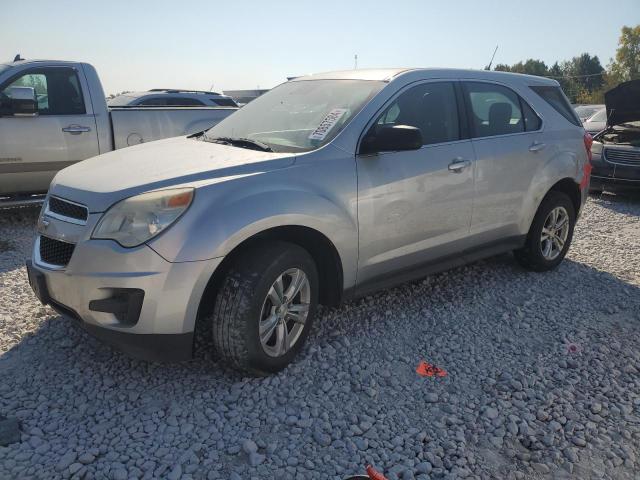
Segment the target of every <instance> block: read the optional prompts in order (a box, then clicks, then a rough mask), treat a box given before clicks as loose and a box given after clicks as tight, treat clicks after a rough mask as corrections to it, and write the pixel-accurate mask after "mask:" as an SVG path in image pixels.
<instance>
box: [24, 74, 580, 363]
mask: <svg viewBox="0 0 640 480" xmlns="http://www.w3.org/2000/svg"><path fill="white" fill-rule="evenodd" d="M590 148H591V137H590V136H589V135H587V134H585V131H584V129H583V128H582V126H581V124H580V120H579V119H578V118H577V117H576V114H575V113H574V111H573V109H572V108H571V106H570V105H569V103H568V101H567V99H566V97H565V96H564V94H563V93H562V90H561V89H560V88H559V86H558V83H557V82H555V81H552V80H548V79H544V78H540V77H532V76H525V75H515V74H509V73H501V72H487V71H466V70H442V69H387V70H355V71H346V72H333V73H326V74H319V75H312V76H307V77H302V78H296V79H295V80H293V81H289V82H286V83H284V84H282V85H280V86H278V87H276V88H274V89H273V90H271V91H270V92H268V93H266V94H265V95H263V96H261V97H259V98H258V99H256V100H254V101H253V102H251V103H249V104H248V105H246V106H245V107H244V108H242V109H241V110H239V111H237V112H236V113H234V114H233V115H231V116H229V117H227V118H226V119H225V120H223V121H222V122H220V123H219V124H218V125H216V126H215V127H213V128H211V129H210V130H207V131H205V132H202V133H199V134H195V135H191V136H189V137H179V138H172V139H168V140H162V141H157V142H153V143H149V144H144V145H138V146H135V147H130V148H126V149H123V150H117V151H114V152H110V153H107V154H104V155H100V156H98V157H95V158H92V159H89V160H86V161H84V162H81V163H79V164H76V165H73V166H71V167H69V168H66V169H65V170H63V171H61V172H60V173H59V174H58V175H57V176H56V178H55V179H54V180H53V182H52V184H51V186H50V189H49V193H48V196H47V199H46V201H45V203H44V206H43V208H42V213H41V215H40V217H39V220H38V228H37V235H36V238H35V244H34V247H33V258H32V260H30V261H28V262H27V265H28V273H29V279H30V283H31V285H32V288H33V290H34V291H35V293H36V295H37V296H38V297H39V298H40V300H41V301H42V302H43V303H45V304H49V305H51V306H52V307H53V308H54V309H56V310H57V311H58V312H59V313H61V314H63V315H65V316H68V317H71V318H73V319H75V320H76V321H77V322H78V323H79V324H80V325H82V326H83V327H84V328H85V329H87V330H88V331H89V332H90V333H92V334H94V335H96V336H97V337H99V338H101V339H103V340H104V341H106V342H108V343H111V344H113V345H115V346H116V347H118V348H120V349H121V350H123V351H125V352H128V353H129V354H130V355H133V356H137V357H142V358H145V359H150V360H170V359H173V360H175V359H185V358H189V357H190V356H191V353H192V349H193V343H194V337H195V331H196V326H197V329H198V332H200V331H203V332H211V333H210V334H211V335H212V337H213V344H214V348H215V350H216V352H217V354H218V355H219V356H220V357H222V358H223V359H224V360H225V361H226V362H228V363H230V364H231V365H234V366H235V367H236V368H239V369H241V370H243V371H245V372H249V373H252V374H267V373H269V372H276V371H278V370H280V369H282V368H284V367H285V366H286V365H287V364H288V363H290V362H291V361H292V359H293V358H294V357H295V355H296V354H297V352H298V351H299V350H300V349H301V347H302V345H303V343H304V341H305V339H306V337H307V336H308V335H309V331H310V330H311V327H312V323H313V319H314V316H315V314H316V307H317V305H318V304H325V305H335V304H337V303H339V302H340V301H342V300H344V299H348V298H353V297H354V296H361V295H363V294H366V293H369V292H371V291H373V290H375V289H380V288H385V287H389V286H391V285H394V284H398V283H400V282H405V281H409V280H412V279H416V278H420V277H423V276H425V275H427V274H429V273H432V272H436V271H440V270H444V269H447V268H451V267H454V266H459V265H462V264H465V263H468V262H472V261H475V260H478V259H480V258H483V257H487V256H491V255H496V254H499V253H502V252H507V251H513V252H514V256H515V258H516V260H517V261H518V262H519V263H521V264H522V265H523V266H524V267H526V268H528V269H531V270H534V271H546V270H550V269H553V268H555V267H557V266H558V264H559V263H560V262H561V261H562V259H563V258H564V256H565V255H566V253H567V249H568V248H569V244H570V243H571V237H572V234H573V229H574V225H575V222H576V219H577V217H578V214H579V212H580V209H581V207H582V205H583V204H584V201H585V198H586V195H587V191H588V187H589V174H590V168H591V165H590V161H589V160H590V159H589V157H590V155H591V153H590ZM200 328H202V329H203V330H200Z"/></svg>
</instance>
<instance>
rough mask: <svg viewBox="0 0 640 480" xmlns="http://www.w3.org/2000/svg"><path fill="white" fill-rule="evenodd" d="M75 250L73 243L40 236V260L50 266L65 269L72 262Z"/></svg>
mask: <svg viewBox="0 0 640 480" xmlns="http://www.w3.org/2000/svg"><path fill="white" fill-rule="evenodd" d="M74 248H75V245H74V244H73V243H67V242H61V241H60V240H55V239H53V238H49V237H45V236H40V259H41V260H42V261H43V262H45V263H48V264H50V265H56V266H59V267H65V266H66V265H67V264H68V263H69V260H71V255H73V250H74Z"/></svg>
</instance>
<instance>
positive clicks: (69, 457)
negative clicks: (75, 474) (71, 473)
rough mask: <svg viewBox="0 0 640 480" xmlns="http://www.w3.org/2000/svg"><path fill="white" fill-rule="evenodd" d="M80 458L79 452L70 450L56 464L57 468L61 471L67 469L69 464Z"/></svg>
mask: <svg viewBox="0 0 640 480" xmlns="http://www.w3.org/2000/svg"><path fill="white" fill-rule="evenodd" d="M76 458H78V454H77V453H76V452H75V451H74V450H69V451H68V452H67V453H65V454H64V455H62V456H61V457H60V459H59V460H58V463H57V464H56V470H58V471H59V472H61V471H63V470H66V469H67V468H69V466H70V465H71V464H72V463H74V462H75V461H76Z"/></svg>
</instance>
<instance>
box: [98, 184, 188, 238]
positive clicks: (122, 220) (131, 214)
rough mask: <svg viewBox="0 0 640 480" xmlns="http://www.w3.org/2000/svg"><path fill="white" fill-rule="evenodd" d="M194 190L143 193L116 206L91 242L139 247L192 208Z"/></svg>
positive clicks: (108, 212)
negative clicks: (101, 241)
mask: <svg viewBox="0 0 640 480" xmlns="http://www.w3.org/2000/svg"><path fill="white" fill-rule="evenodd" d="M192 200H193V188H176V189H173V190H161V191H158V192H149V193H143V194H142V195H136V196H135V197H130V198H126V199H124V200H122V201H120V202H118V203H116V204H115V205H113V206H112V207H111V208H109V210H107V212H106V213H105V214H104V215H103V217H102V218H101V219H100V221H99V222H98V225H96V228H95V230H94V231H93V234H92V235H91V238H102V239H109V240H115V241H116V242H118V243H119V244H120V245H122V246H123V247H136V246H138V245H140V244H142V243H144V242H146V241H148V240H151V239H152V238H153V237H155V236H156V235H158V234H159V233H160V232H162V231H163V230H165V229H167V228H169V227H170V226H171V224H172V223H174V222H175V221H176V220H177V219H178V218H180V216H181V215H182V214H183V213H184V212H185V211H186V210H187V208H189V205H191V201H192Z"/></svg>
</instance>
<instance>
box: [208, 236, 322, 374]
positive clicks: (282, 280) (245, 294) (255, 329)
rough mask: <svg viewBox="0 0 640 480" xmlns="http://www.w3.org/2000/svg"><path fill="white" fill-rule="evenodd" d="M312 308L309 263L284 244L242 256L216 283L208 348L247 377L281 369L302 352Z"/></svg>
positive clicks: (314, 290)
mask: <svg viewBox="0 0 640 480" xmlns="http://www.w3.org/2000/svg"><path fill="white" fill-rule="evenodd" d="M317 302H318V273H317V269H316V265H315V262H314V261H313V258H311V256H310V255H309V253H308V252H307V251H306V250H304V249H303V248H301V247H299V246H297V245H294V244H290V243H285V242H275V243H272V244H268V245H261V246H259V247H257V248H254V249H252V250H250V251H248V252H247V253H246V254H244V255H243V256H242V258H240V259H239V260H238V261H237V262H236V263H235V264H234V265H233V266H232V267H231V269H230V271H229V273H228V274H227V277H226V278H225V280H224V281H223V283H222V286H221V288H220V290H219V293H218V296H217V298H216V302H215V307H214V310H213V314H212V316H211V319H210V321H211V323H212V327H213V342H214V348H215V349H216V351H217V352H218V353H219V354H220V355H221V356H222V358H223V360H225V361H227V362H228V363H230V364H232V365H233V366H234V367H236V368H238V369H240V370H243V371H245V372H247V373H250V374H255V375H265V374H268V373H273V372H277V371H279V370H282V369H283V368H284V367H286V366H287V365H288V364H289V363H290V362H291V361H292V360H293V358H294V357H295V356H296V354H297V353H298V352H299V351H300V349H301V348H302V345H303V344H304V341H305V340H306V337H307V336H308V334H309V330H310V329H311V324H312V323H313V318H314V316H315V310H316V306H317Z"/></svg>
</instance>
